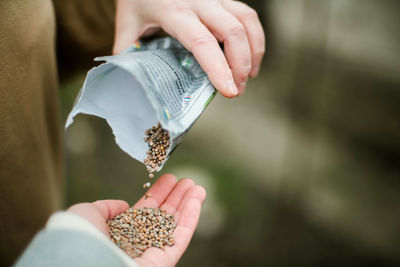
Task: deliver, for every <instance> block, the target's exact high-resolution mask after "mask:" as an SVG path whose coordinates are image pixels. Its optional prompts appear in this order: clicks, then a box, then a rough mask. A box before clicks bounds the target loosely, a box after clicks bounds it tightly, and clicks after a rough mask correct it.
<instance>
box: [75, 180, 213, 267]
mask: <svg viewBox="0 0 400 267" xmlns="http://www.w3.org/2000/svg"><path fill="white" fill-rule="evenodd" d="M149 193H151V197H148V198H147V199H145V198H144V197H142V198H141V199H140V200H139V201H138V202H137V203H136V204H135V205H134V206H133V208H141V207H148V208H157V207H159V208H161V209H165V210H166V212H167V213H169V214H172V215H173V216H174V219H175V223H176V229H175V231H174V234H173V237H174V242H175V244H174V245H173V246H172V247H168V246H166V247H165V248H164V250H162V249H159V248H153V247H151V248H149V249H147V250H146V251H145V252H144V253H143V254H142V255H141V256H140V257H138V258H135V261H136V262H137V263H138V264H139V265H140V266H174V265H175V264H176V263H177V262H178V260H179V259H180V258H181V256H182V254H183V253H184V252H185V250H186V248H187V246H188V244H189V242H190V240H191V238H192V236H193V233H194V231H195V229H196V226H197V223H198V220H199V216H200V211H201V205H202V203H203V201H204V200H205V197H206V192H205V190H204V188H203V187H201V186H198V185H195V183H194V182H193V181H192V180H191V179H188V178H184V179H181V180H179V182H177V180H176V178H175V176H173V175H170V174H166V175H163V176H161V177H160V178H159V179H158V180H157V182H156V183H155V184H154V185H153V186H152V187H151V188H150V189H149ZM128 208H129V205H128V203H126V202H125V201H122V200H99V201H95V202H93V203H82V204H77V205H74V206H72V207H70V208H69V209H68V211H69V212H73V213H75V214H78V215H80V216H82V217H84V218H86V219H87V220H88V221H89V222H91V223H92V224H93V225H94V226H95V227H96V228H98V229H99V230H100V231H101V232H103V233H104V234H105V235H107V236H109V233H108V225H107V220H109V219H112V218H114V217H115V216H116V215H117V214H120V213H122V212H124V211H125V210H127V209H128Z"/></svg>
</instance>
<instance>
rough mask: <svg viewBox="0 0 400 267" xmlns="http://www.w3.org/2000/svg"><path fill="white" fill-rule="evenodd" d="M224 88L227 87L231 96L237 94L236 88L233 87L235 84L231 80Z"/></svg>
mask: <svg viewBox="0 0 400 267" xmlns="http://www.w3.org/2000/svg"><path fill="white" fill-rule="evenodd" d="M226 86H227V87H228V90H229V92H231V94H233V95H235V96H236V95H237V94H238V89H237V87H236V85H235V82H234V81H233V80H229V81H228V82H227V85H226Z"/></svg>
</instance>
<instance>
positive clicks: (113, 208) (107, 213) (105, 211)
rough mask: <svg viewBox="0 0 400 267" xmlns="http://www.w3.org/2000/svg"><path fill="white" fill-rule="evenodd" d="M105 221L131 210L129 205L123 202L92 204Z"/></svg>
mask: <svg viewBox="0 0 400 267" xmlns="http://www.w3.org/2000/svg"><path fill="white" fill-rule="evenodd" d="M92 204H93V205H94V206H95V207H96V208H97V210H98V211H99V212H100V214H101V215H102V216H103V218H104V219H105V220H108V219H112V218H114V217H115V216H116V215H118V214H120V213H122V212H124V211H126V210H127V209H129V204H128V203H127V202H126V201H123V200H113V199H108V200H97V201H95V202H93V203H92Z"/></svg>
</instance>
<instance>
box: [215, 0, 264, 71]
mask: <svg viewBox="0 0 400 267" xmlns="http://www.w3.org/2000/svg"><path fill="white" fill-rule="evenodd" d="M222 5H223V7H224V8H225V9H226V10H227V11H229V12H230V13H232V14H233V15H234V16H236V18H237V19H238V20H239V21H240V22H241V23H242V25H243V26H244V28H245V30H246V34H247V39H248V41H249V44H250V48H251V62H252V63H251V72H250V76H251V77H255V76H257V74H258V71H259V69H260V65H261V61H262V58H263V56H264V52H265V35H264V31H263V28H262V25H261V22H260V20H259V19H258V16H257V12H256V11H254V10H253V9H252V8H250V7H249V6H247V5H246V4H244V3H242V2H239V1H231V0H224V1H222Z"/></svg>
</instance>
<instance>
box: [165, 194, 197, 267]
mask: <svg viewBox="0 0 400 267" xmlns="http://www.w3.org/2000/svg"><path fill="white" fill-rule="evenodd" d="M201 204H202V203H201V201H200V200H199V199H197V198H191V199H189V200H188V201H186V203H185V205H184V206H183V209H182V216H181V219H180V220H179V223H178V225H177V226H176V229H175V231H174V241H175V244H174V246H172V247H168V248H166V249H165V252H166V253H167V255H169V256H168V258H169V259H170V260H171V261H172V262H173V263H174V264H173V265H175V264H176V263H177V262H178V260H179V259H180V258H181V256H182V254H183V253H184V252H185V250H186V248H187V247H188V245H189V243H190V240H191V239H192V236H193V234H194V231H195V229H196V227H197V223H198V222H199V217H200V211H201Z"/></svg>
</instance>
